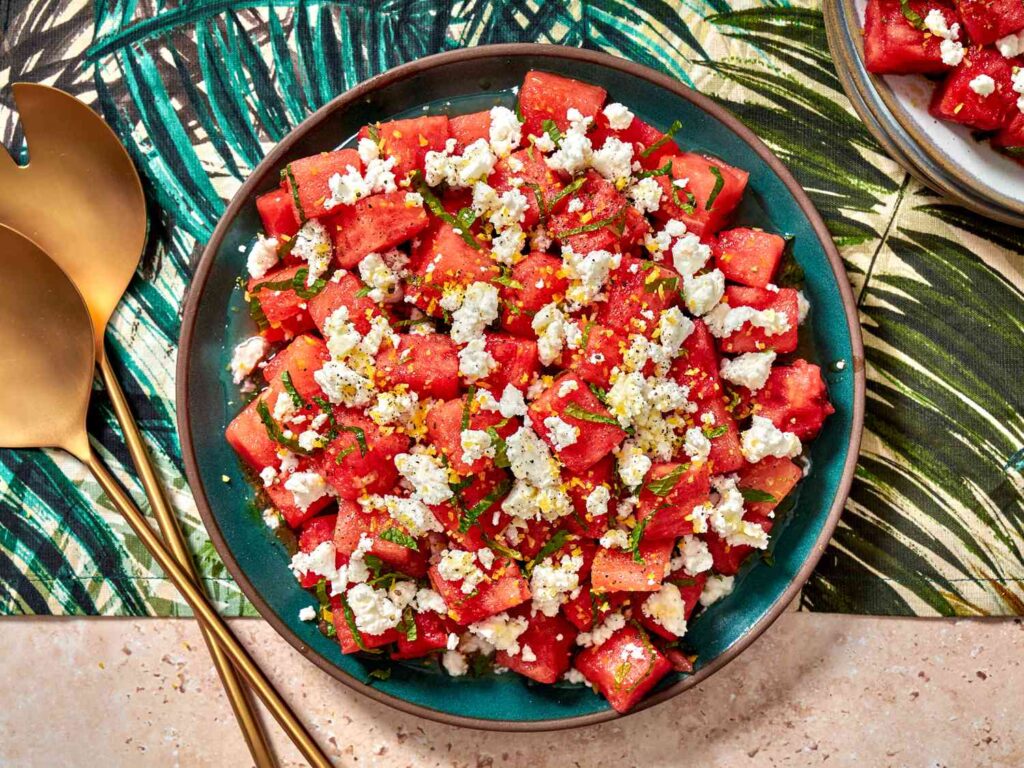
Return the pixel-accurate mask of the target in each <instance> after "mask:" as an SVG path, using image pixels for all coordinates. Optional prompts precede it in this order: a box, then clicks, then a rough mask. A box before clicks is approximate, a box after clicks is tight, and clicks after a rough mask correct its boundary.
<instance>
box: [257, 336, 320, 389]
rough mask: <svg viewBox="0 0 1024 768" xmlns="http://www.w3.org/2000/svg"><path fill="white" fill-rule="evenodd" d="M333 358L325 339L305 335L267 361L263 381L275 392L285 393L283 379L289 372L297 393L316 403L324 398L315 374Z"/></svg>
mask: <svg viewBox="0 0 1024 768" xmlns="http://www.w3.org/2000/svg"><path fill="white" fill-rule="evenodd" d="M329 359H330V353H329V352H328V351H327V345H326V344H325V343H324V342H323V340H322V339H318V338H317V337H316V336H311V335H309V334H303V335H302V336H299V337H298V338H296V339H295V340H293V341H292V343H291V344H289V345H288V346H287V347H285V348H284V349H282V350H281V351H280V352H278V353H277V354H276V355H274V356H273V357H272V358H270V359H269V360H268V361H267V364H266V365H265V366H264V367H263V378H264V379H266V380H267V382H269V383H270V385H271V388H272V389H273V390H274V392H275V393H282V392H285V388H284V386H283V384H282V383H281V381H280V379H281V377H282V375H283V374H284V373H285V372H286V371H287V373H288V376H289V378H290V379H291V382H292V386H293V387H295V391H296V392H298V393H299V395H300V396H302V397H303V398H304V399H306V400H312V399H313V398H314V397H321V396H322V395H323V391H322V390H321V389H320V385H319V384H317V383H316V379H315V378H314V377H313V374H315V373H316V372H317V371H319V370H320V368H321V367H322V366H323V364H324V363H325V362H327V360H329ZM275 399H276V398H275ZM271 405H273V403H271Z"/></svg>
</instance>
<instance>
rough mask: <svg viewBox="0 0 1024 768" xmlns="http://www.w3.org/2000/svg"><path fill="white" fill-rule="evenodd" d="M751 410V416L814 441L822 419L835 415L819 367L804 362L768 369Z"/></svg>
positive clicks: (823, 421)
mask: <svg viewBox="0 0 1024 768" xmlns="http://www.w3.org/2000/svg"><path fill="white" fill-rule="evenodd" d="M754 407H755V413H757V414H759V415H761V416H764V417H765V418H768V419H771V420H772V423H773V424H775V426H776V427H778V428H779V429H781V430H783V431H784V432H792V433H794V434H795V435H796V436H797V437H799V438H800V439H801V440H812V439H814V437H816V436H817V434H818V432H820V431H821V426H822V424H824V423H825V419H826V418H827V417H828V416H829V415H830V414H832V413H835V408H833V407H832V404H831V403H830V402H829V400H828V390H827V389H826V387H825V380H824V379H823V378H822V377H821V368H819V367H818V366H816V365H813V364H811V363H808V362H807V361H806V360H797V361H796V362H794V363H793V364H792V365H788V366H786V365H780V366H776V367H775V368H772V372H771V374H770V375H769V376H768V381H767V382H766V383H765V385H764V388H762V389H761V390H760V391H759V392H758V393H757V394H756V395H754Z"/></svg>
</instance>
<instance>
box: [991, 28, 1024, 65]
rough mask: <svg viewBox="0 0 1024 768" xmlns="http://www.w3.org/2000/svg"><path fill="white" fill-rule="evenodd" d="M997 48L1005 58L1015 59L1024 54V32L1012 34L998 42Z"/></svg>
mask: <svg viewBox="0 0 1024 768" xmlns="http://www.w3.org/2000/svg"><path fill="white" fill-rule="evenodd" d="M996 48H998V49H999V53H1000V54H1002V56H1003V57H1004V58H1007V59H1013V58H1016V57H1017V56H1020V55H1022V54H1024V32H1018V33H1017V34H1015V35H1014V34H1010V35H1007V36H1006V37H1001V38H999V39H998V40H996Z"/></svg>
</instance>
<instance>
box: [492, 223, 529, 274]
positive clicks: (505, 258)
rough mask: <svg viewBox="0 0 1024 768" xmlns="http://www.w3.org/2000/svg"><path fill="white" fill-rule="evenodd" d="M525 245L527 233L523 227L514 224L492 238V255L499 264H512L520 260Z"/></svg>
mask: <svg viewBox="0 0 1024 768" xmlns="http://www.w3.org/2000/svg"><path fill="white" fill-rule="evenodd" d="M525 245H526V233H525V232H523V228H522V227H520V226H519V225H512V226H510V227H507V228H506V229H504V230H502V231H501V233H500V234H498V235H497V236H496V237H495V238H494V239H493V240H491V255H492V256H494V258H495V259H496V260H497V262H498V263H499V264H505V265H512V264H515V263H516V261H518V257H519V255H520V254H521V253H522V251H523V248H524V247H525Z"/></svg>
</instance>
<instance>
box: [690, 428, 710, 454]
mask: <svg viewBox="0 0 1024 768" xmlns="http://www.w3.org/2000/svg"><path fill="white" fill-rule="evenodd" d="M683 450H684V451H685V452H686V455H687V456H689V457H690V461H694V462H696V461H707V460H708V456H710V455H711V441H710V440H709V439H708V437H707V435H705V434H704V430H702V429H701V428H700V427H690V428H689V429H688V430H686V435H685V436H684V437H683Z"/></svg>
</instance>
